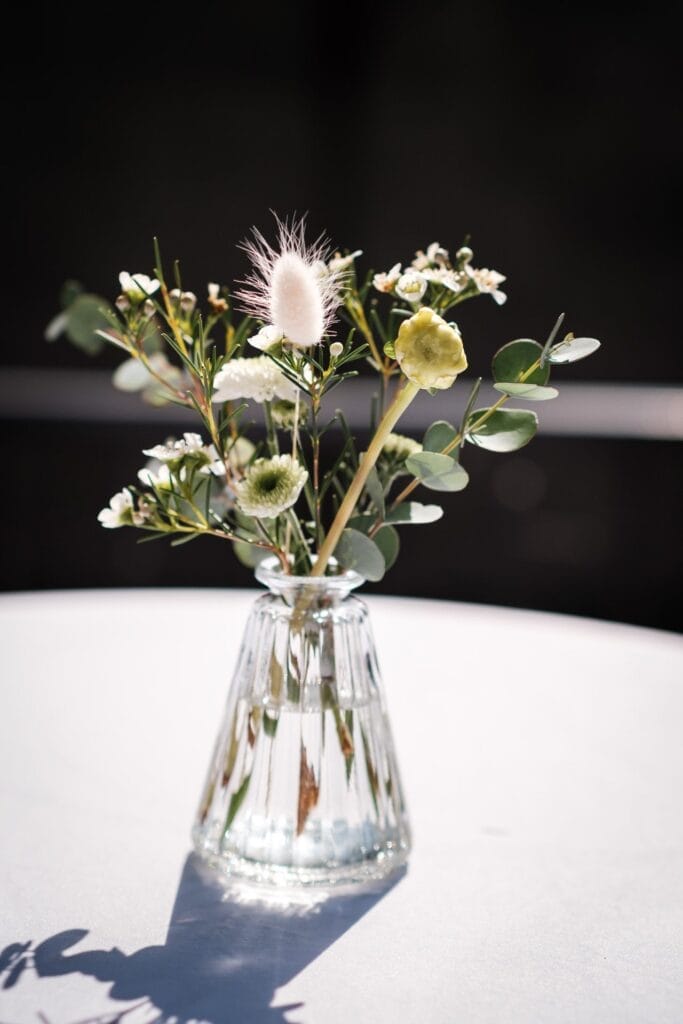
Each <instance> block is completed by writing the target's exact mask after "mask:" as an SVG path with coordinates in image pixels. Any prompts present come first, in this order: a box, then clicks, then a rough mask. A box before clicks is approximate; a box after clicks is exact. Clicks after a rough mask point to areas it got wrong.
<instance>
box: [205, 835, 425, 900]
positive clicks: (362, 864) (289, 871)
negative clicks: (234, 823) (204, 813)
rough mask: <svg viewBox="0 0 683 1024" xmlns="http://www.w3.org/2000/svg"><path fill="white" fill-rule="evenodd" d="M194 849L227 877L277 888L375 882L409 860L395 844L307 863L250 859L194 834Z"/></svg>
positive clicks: (401, 866)
mask: <svg viewBox="0 0 683 1024" xmlns="http://www.w3.org/2000/svg"><path fill="white" fill-rule="evenodd" d="M194 845H195V850H196V852H197V854H198V855H199V857H201V859H202V860H203V861H204V862H205V863H206V864H208V865H209V866H210V867H211V868H212V869H213V870H214V871H216V872H218V873H219V874H220V875H223V876H224V877H225V878H226V879H228V880H234V881H240V880H242V881H245V882H249V883H251V884H254V885H258V886H264V887H268V888H277V889H290V888H291V889H298V888H301V887H302V886H303V887H306V888H308V887H312V888H316V887H317V888H332V887H335V888H336V887H338V886H346V885H357V884H363V883H364V882H376V881H381V880H382V879H384V878H387V877H388V876H389V875H392V874H394V872H396V871H399V870H400V869H401V868H403V867H404V866H405V864H406V862H407V860H408V853H409V849H408V847H407V846H400V845H398V844H396V845H395V846H393V847H390V848H387V849H383V850H381V851H379V852H378V853H377V854H376V856H374V857H368V858H365V859H364V860H361V861H356V862H353V863H349V864H331V865H322V866H320V867H313V866H310V865H301V866H297V865H289V864H288V865H285V864H270V863H267V862H264V861H257V860H250V859H248V858H246V857H240V856H239V855H237V854H235V853H227V852H221V853H216V852H215V850H213V849H210V848H208V847H207V846H206V845H205V844H203V843H202V842H201V839H200V838H199V837H195V844H194Z"/></svg>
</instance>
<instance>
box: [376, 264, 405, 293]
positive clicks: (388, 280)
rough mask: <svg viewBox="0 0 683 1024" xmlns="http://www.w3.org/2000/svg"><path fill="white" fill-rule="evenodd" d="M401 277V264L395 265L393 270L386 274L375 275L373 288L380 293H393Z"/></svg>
mask: <svg viewBox="0 0 683 1024" xmlns="http://www.w3.org/2000/svg"><path fill="white" fill-rule="evenodd" d="M400 276H401V264H400V263H394V265H393V267H392V268H391V270H388V271H387V272H386V274H375V276H374V277H373V279H372V283H373V286H374V287H375V288H376V289H377V291H378V292H393V290H394V286H395V284H396V282H397V281H398V279H399V277H400Z"/></svg>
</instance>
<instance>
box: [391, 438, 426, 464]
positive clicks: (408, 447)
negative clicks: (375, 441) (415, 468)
mask: <svg viewBox="0 0 683 1024" xmlns="http://www.w3.org/2000/svg"><path fill="white" fill-rule="evenodd" d="M421 451H422V445H421V444H420V442H419V441H416V440H415V439H414V438H412V437H406V436H405V435H404V434H389V435H388V436H387V439H386V441H385V442H384V444H383V446H382V454H383V455H388V456H389V457H390V458H391V459H392V460H393V459H395V460H396V461H397V462H398V461H401V462H405V460H406V459H407V458H408V456H409V455H415V454H416V452H421Z"/></svg>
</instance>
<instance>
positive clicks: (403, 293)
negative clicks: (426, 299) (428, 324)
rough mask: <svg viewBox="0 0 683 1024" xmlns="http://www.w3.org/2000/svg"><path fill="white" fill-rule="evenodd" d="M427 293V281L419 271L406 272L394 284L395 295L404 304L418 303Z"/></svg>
mask: <svg viewBox="0 0 683 1024" xmlns="http://www.w3.org/2000/svg"><path fill="white" fill-rule="evenodd" d="M426 291H427V279H426V277H425V276H424V274H421V273H420V272H419V270H406V272H405V274H401V276H400V277H399V279H398V281H397V282H396V294H397V295H398V297H399V298H401V299H405V301H406V302H419V301H420V299H421V298H422V296H423V295H424V293H425V292H426Z"/></svg>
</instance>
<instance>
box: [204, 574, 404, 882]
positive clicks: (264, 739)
mask: <svg viewBox="0 0 683 1024" xmlns="http://www.w3.org/2000/svg"><path fill="white" fill-rule="evenodd" d="M256 576H257V579H258V580H259V581H260V582H261V583H263V584H265V585H266V586H267V587H268V590H269V592H268V593H267V594H264V595H263V596H261V597H259V598H258V599H257V600H256V602H255V604H254V606H253V609H252V612H251V615H250V617H249V621H248V623H247V627H246V631H245V634H244V638H243V641H242V647H241V650H240V654H239V657H238V661H237V666H236V669H235V673H234V676H233V680H232V686H231V688H230V693H229V697H228V704H227V709H226V712H225V717H224V719H223V724H222V727H221V729H220V732H219V735H218V739H217V741H216V746H215V750H214V754H213V758H212V760H211V764H210V767H209V772H208V776H207V780H206V785H205V788H204V792H203V794H202V798H201V802H200V807H199V811H198V813H197V818H196V821H195V825H194V830H193V838H194V844H195V848H196V850H197V852H198V853H199V854H200V856H202V857H203V858H204V859H205V860H207V861H209V862H210V863H211V864H212V865H213V866H214V867H216V868H218V869H220V870H221V871H223V872H225V873H227V874H229V875H231V876H238V877H241V878H247V879H249V880H251V881H254V882H258V883H267V884H278V885H311V884H313V885H315V884H321V885H331V884H337V883H348V882H355V881H363V880H366V879H373V878H381V877H383V876H385V875H387V874H389V873H390V872H391V871H393V870H395V869H396V868H398V867H400V866H401V865H402V864H403V863H404V861H405V859H406V857H407V854H408V851H409V848H410V831H409V826H408V820H407V816H406V811H405V805H404V800H403V793H402V789H401V780H400V777H399V773H398V766H397V763H396V757H395V754H394V745H393V741H392V737H391V730H390V727H389V721H388V718H387V713H386V706H385V701H384V695H383V692H382V685H381V680H380V675H379V670H378V666H377V657H376V654H375V646H374V641H373V637H372V632H371V629H370V622H369V617H368V609H367V606H366V605H365V603H364V602H363V601H361V600H360V599H359V598H358V597H357V596H356V595H355V594H353V593H352V591H353V589H354V588H355V587H357V586H359V585H360V584H361V583H363V578H362V577H361V576H359V575H358V574H357V573H354V572H344V573H341V574H340V575H337V576H330V577H294V576H287V575H285V574H283V573H282V572H281V570H280V569H279V568H278V566H277V562H276V560H274V559H267V560H266V561H264V562H262V563H261V564H260V565H259V567H258V568H257V570H256Z"/></svg>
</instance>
